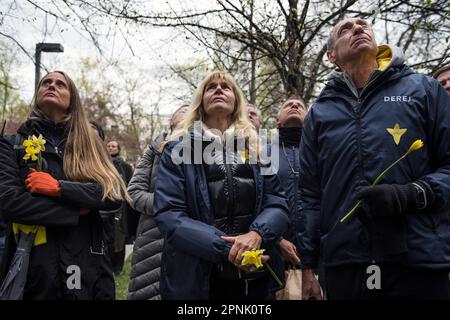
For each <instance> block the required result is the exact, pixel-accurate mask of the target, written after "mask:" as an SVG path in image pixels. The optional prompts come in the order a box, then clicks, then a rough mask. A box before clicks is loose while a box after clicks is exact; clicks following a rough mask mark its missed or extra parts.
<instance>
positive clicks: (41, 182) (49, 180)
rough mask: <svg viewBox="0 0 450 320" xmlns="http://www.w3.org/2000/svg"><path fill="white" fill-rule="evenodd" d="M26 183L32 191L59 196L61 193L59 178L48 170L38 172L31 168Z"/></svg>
mask: <svg viewBox="0 0 450 320" xmlns="http://www.w3.org/2000/svg"><path fill="white" fill-rule="evenodd" d="M25 183H26V184H27V189H28V191H30V192H31V193H39V194H43V195H45V196H49V197H59V196H60V195H61V187H60V186H59V182H58V180H56V179H55V178H53V177H52V176H51V175H49V174H48V173H47V172H41V171H39V172H38V171H36V170H35V169H33V168H31V169H30V173H29V174H28V177H27V180H25Z"/></svg>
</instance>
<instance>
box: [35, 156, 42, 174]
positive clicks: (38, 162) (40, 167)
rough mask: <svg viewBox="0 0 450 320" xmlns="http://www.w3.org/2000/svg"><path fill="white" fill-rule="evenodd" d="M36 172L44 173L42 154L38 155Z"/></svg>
mask: <svg viewBox="0 0 450 320" xmlns="http://www.w3.org/2000/svg"><path fill="white" fill-rule="evenodd" d="M36 171H42V157H41V153H39V154H38V159H37V163H36Z"/></svg>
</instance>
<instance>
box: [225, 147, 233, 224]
mask: <svg viewBox="0 0 450 320" xmlns="http://www.w3.org/2000/svg"><path fill="white" fill-rule="evenodd" d="M223 164H224V166H225V172H226V176H227V183H228V192H229V195H230V202H229V204H228V209H227V211H228V216H227V220H228V223H227V224H228V228H229V229H228V231H229V232H230V231H231V230H232V229H233V228H232V221H233V211H234V188H233V177H232V176H231V165H230V164H227V161H226V150H225V147H224V148H223Z"/></svg>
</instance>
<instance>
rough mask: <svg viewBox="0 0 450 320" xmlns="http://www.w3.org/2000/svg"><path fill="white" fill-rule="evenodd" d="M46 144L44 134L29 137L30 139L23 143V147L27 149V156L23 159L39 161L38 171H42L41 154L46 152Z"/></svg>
mask: <svg viewBox="0 0 450 320" xmlns="http://www.w3.org/2000/svg"><path fill="white" fill-rule="evenodd" d="M45 143H46V141H45V139H44V137H42V134H40V135H39V136H38V137H36V136H35V135H32V136H31V137H28V139H25V140H24V141H23V146H24V147H25V156H24V157H23V159H24V160H28V159H30V157H31V160H32V161H36V160H37V162H38V163H37V167H36V169H37V170H38V171H40V170H41V166H42V159H41V152H42V151H45Z"/></svg>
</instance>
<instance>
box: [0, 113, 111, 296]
mask: <svg viewBox="0 0 450 320" xmlns="http://www.w3.org/2000/svg"><path fill="white" fill-rule="evenodd" d="M46 132H52V128H49V123H48V121H47V120H43V119H37V118H33V119H30V120H28V121H27V122H26V123H25V124H23V125H22V126H21V127H20V128H19V130H18V134H19V135H21V136H22V137H23V139H26V138H28V136H30V135H32V134H35V135H38V134H39V133H42V134H43V135H44V138H46V140H47V143H46V145H45V151H44V152H43V153H42V156H43V158H44V159H45V162H46V165H45V166H44V168H43V171H46V172H48V173H49V174H51V175H52V176H53V177H54V178H55V179H58V180H59V182H60V187H61V196H60V197H59V198H50V197H47V196H42V195H35V194H31V193H30V192H28V191H27V189H26V185H25V179H26V178H27V175H28V172H29V167H31V166H34V165H35V163H34V162H32V161H30V160H28V161H27V162H25V161H24V160H22V159H21V158H22V156H23V154H24V153H23V151H21V153H20V152H19V157H18V153H17V152H16V151H15V150H14V147H13V144H14V142H13V141H15V139H14V138H12V139H11V138H10V139H8V138H6V137H4V138H0V168H1V170H0V205H1V207H0V213H1V215H2V217H3V218H4V219H5V220H6V221H7V222H8V223H12V222H15V223H21V224H29V225H41V226H45V227H46V234H47V243H45V244H42V245H38V246H35V247H33V248H32V251H31V257H30V266H29V269H28V278H27V283H26V287H25V294H24V299H114V297H115V289H114V279H113V276H112V272H111V269H110V262H109V261H108V260H107V258H106V257H105V255H102V254H97V253H101V251H102V246H103V242H102V240H103V239H102V235H103V231H102V222H101V218H100V216H99V213H98V211H99V210H112V209H116V208H117V207H118V206H119V203H115V202H112V201H109V200H105V201H102V188H101V186H100V185H99V184H97V183H81V182H72V181H68V180H65V176H64V172H63V152H64V143H65V139H63V140H62V141H61V142H59V143H58V145H53V144H52V139H51V138H50V137H47V136H46ZM80 208H88V209H90V212H89V213H88V214H87V215H84V216H80ZM7 247H8V249H7V250H8V253H9V254H8V255H9V256H8V258H7V259H5V260H8V261H10V259H11V257H12V254H13V253H14V250H15V242H14V237H13V236H12V233H11V234H10V237H9V238H8V241H7ZM72 265H76V266H78V267H79V268H80V271H81V289H72V290H70V289H68V286H67V283H66V282H67V279H68V277H69V276H71V275H72V273H70V272H69V273H68V267H69V266H72Z"/></svg>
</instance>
